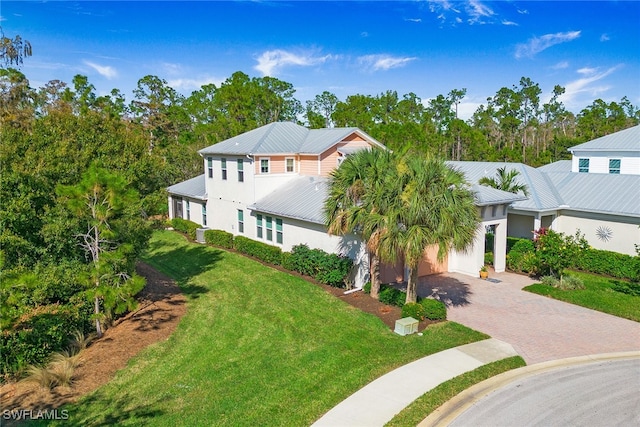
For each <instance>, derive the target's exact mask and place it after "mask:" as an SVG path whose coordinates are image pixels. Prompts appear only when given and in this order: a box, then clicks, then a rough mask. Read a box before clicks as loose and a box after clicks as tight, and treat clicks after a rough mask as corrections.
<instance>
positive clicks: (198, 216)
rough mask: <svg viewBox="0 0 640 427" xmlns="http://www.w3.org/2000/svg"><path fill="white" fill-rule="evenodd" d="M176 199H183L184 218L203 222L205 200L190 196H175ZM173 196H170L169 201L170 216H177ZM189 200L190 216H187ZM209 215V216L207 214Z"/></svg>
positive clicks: (199, 222)
mask: <svg viewBox="0 0 640 427" xmlns="http://www.w3.org/2000/svg"><path fill="white" fill-rule="evenodd" d="M175 197H176V199H182V218H183V219H188V220H189V221H193V222H195V223H198V224H200V225H203V224H202V205H203V204H204V203H205V202H204V201H203V200H198V199H191V198H188V197H180V196H175ZM173 199H174V197H173V196H169V197H168V203H169V218H175V217H176V212H174V211H173ZM187 202H188V203H189V216H187ZM207 217H209V216H208V215H207Z"/></svg>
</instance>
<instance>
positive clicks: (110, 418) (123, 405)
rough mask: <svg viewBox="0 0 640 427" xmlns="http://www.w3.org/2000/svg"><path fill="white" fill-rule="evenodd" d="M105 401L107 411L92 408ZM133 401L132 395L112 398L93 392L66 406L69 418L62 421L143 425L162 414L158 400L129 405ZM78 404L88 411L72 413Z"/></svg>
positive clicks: (67, 423)
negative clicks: (107, 405)
mask: <svg viewBox="0 0 640 427" xmlns="http://www.w3.org/2000/svg"><path fill="white" fill-rule="evenodd" d="M106 401H109V408H108V410H107V411H102V410H99V409H98V410H95V409H94V410H92V409H91V408H92V406H94V405H95V406H96V407H102V406H103V405H104V404H105V402H106ZM133 401H135V399H133V397H132V396H129V394H127V393H125V394H122V395H121V396H119V397H118V398H117V400H113V399H112V398H107V397H105V396H101V394H100V393H94V394H92V395H90V396H89V397H88V398H86V399H83V400H82V401H81V402H80V403H79V404H77V405H73V406H71V407H67V408H66V409H68V414H69V419H68V420H66V421H65V422H64V425H65V426H86V425H92V426H115V425H122V424H124V423H128V424H131V423H132V422H133V423H134V424H138V425H145V424H149V423H151V419H152V418H154V417H157V416H160V415H162V414H163V411H161V410H160V409H158V408H159V407H160V406H161V405H159V404H158V402H153V403H147V404H136V406H135V407H133V408H132V407H131V402H133ZM77 406H80V407H83V408H86V409H85V411H88V413H84V411H83V413H82V414H77V413H74V409H75V407H77Z"/></svg>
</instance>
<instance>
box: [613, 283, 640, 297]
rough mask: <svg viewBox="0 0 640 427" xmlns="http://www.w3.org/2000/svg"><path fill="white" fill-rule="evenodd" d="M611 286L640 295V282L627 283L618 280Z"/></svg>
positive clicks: (624, 292)
mask: <svg viewBox="0 0 640 427" xmlns="http://www.w3.org/2000/svg"><path fill="white" fill-rule="evenodd" d="M611 288H612V289H613V290H614V291H616V292H621V293H623V294H627V295H633V296H636V297H640V283H626V282H620V281H617V280H616V281H615V282H614V283H613V286H612V287H611Z"/></svg>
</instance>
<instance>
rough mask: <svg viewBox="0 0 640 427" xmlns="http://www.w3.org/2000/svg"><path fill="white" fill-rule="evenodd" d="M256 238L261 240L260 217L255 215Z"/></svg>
mask: <svg viewBox="0 0 640 427" xmlns="http://www.w3.org/2000/svg"><path fill="white" fill-rule="evenodd" d="M256 236H257V237H258V239H262V215H260V214H258V215H256Z"/></svg>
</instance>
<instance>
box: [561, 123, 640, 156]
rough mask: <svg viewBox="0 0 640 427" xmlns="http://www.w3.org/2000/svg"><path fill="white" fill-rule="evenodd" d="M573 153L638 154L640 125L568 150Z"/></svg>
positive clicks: (639, 150) (639, 149) (639, 148)
mask: <svg viewBox="0 0 640 427" xmlns="http://www.w3.org/2000/svg"><path fill="white" fill-rule="evenodd" d="M569 151H570V152H572V153H573V152H574V151H635V152H640V125H638V126H634V127H631V128H628V129H625V130H621V131H619V132H615V133H612V134H610V135H606V136H603V137H600V138H596V139H594V140H591V141H588V142H585V143H584V144H580V145H576V146H574V147H570V148H569Z"/></svg>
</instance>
